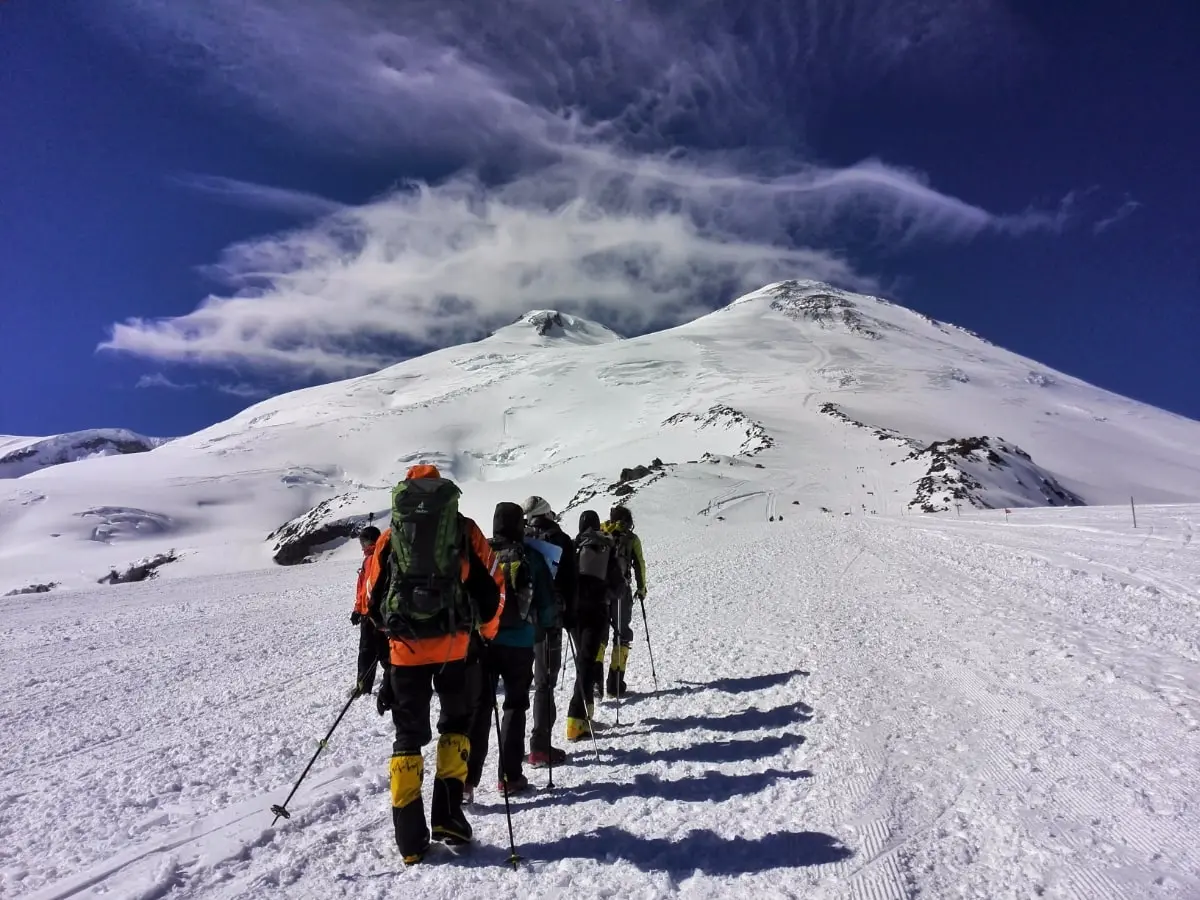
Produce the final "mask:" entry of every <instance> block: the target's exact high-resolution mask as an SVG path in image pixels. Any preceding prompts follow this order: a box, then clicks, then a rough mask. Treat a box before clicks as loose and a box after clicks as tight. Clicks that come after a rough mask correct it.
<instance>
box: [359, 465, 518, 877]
mask: <svg viewBox="0 0 1200 900" xmlns="http://www.w3.org/2000/svg"><path fill="white" fill-rule="evenodd" d="M460 493H461V492H460V490H459V488H458V485H456V484H455V483H454V482H453V481H450V480H449V479H446V478H442V477H441V473H440V472H438V470H437V468H436V467H434V466H429V465H420V466H413V467H412V468H411V469H409V470H408V474H407V476H406V477H405V479H404V480H403V481H402V482H400V483H399V484H397V485H396V487H395V488H393V490H392V509H391V527H390V528H389V529H388V530H387V531H385V532H384V533H383V534H382V535H381V536H380V538H379V541H378V543H377V545H376V548H377V551H376V559H377V561H378V564H379V577H378V579H377V580H376V581H375V584H374V585H373V587H372V588H371V593H370V608H371V610H372V612H373V613H374V614H377V615H378V617H379V620H380V621H381V622H382V625H383V628H384V630H385V631H386V633H387V635H388V646H389V662H390V665H389V667H388V674H389V683H390V686H391V694H392V697H391V698H390V708H391V713H392V722H393V724H394V725H395V727H396V740H395V743H394V744H393V745H392V758H391V763H390V766H389V774H390V781H391V799H392V825H393V828H394V830H395V835H396V844H397V846H399V848H400V853H401V855H402V856H403V857H404V862H405V864H406V865H413V864H415V863H419V862H420V861H421V860H422V859H423V858H424V856H425V854H426V853H427V852H428V850H429V841H430V828H429V827H427V826H426V823H425V807H424V803H423V800H422V796H421V783H422V781H423V780H424V773H425V769H424V760H423V758H422V755H421V751H422V748H423V747H424V746H425V745H426V744H428V743H429V742H430V740H432V735H431V733H430V727H429V713H430V700H431V699H432V697H433V694H434V693H435V692H436V693H437V695H438V701H439V704H440V706H441V712H440V714H439V716H438V723H437V728H438V734H439V737H438V743H437V774H436V775H435V776H434V782H433V805H432V808H431V811H430V825H431V826H432V836H433V839H434V840H438V841H442V842H444V843H447V844H461V843H466V842H468V841H470V840H471V837H472V831H471V825H470V823H469V822H468V821H467V819H466V816H465V815H464V814H463V810H462V800H463V790H464V787H465V782H466V778H467V761H468V759H469V758H470V752H471V741H470V738H469V737H468V735H469V733H470V728H471V697H470V695H469V692H468V682H467V676H468V669H467V661H466V656H467V650H468V647H469V644H470V640H471V634H472V632H473V631H474V630H475V629H476V628H477V627H478V629H479V631H480V633H481V634H482V636H483V637H484V638H487V639H491V638H492V637H494V636H495V635H496V631H497V629H498V628H499V616H500V613H501V612H502V611H503V609H504V603H505V594H504V574H503V572H501V570H500V566H499V563H498V561H497V559H496V557H495V554H494V553H493V552H492V548H491V547H490V546H489V545H488V542H487V538H485V537H484V536H483V532H481V531H480V530H479V526H478V525H476V524H475V522H473V521H472V520H471V519H469V518H467V517H466V516H463V515H461V514H460V513H459V511H458V498H459V496H460ZM375 611H378V612H377V613H375ZM381 693H382V692H381ZM381 700H382V698H381ZM381 706H382V704H381ZM384 711H386V710H385V709H383V708H381V709H380V712H381V713H382V712H384Z"/></svg>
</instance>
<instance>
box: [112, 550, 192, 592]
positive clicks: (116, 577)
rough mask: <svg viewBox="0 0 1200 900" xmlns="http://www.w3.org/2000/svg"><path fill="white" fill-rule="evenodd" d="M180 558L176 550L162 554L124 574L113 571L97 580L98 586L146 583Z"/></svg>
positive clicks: (137, 563) (134, 566)
mask: <svg viewBox="0 0 1200 900" xmlns="http://www.w3.org/2000/svg"><path fill="white" fill-rule="evenodd" d="M177 559H179V557H178V556H176V555H175V551H174V550H168V551H167V552H166V553H160V554H158V555H157V556H152V557H150V558H149V559H143V560H140V561H139V562H136V563H134V564H133V565H131V566H130V567H129V568H127V569H126V570H125V571H124V572H120V571H118V570H117V569H112V570H110V571H109V573H108V574H107V575H105V576H104V577H103V578H97V579H96V583H97V584H131V583H133V582H135V581H145V580H146V579H147V578H153V577H154V576H155V575H156V574H158V570H159V568H161V567H162V566H165V565H166V564H167V563H173V562H175V561H176V560H177Z"/></svg>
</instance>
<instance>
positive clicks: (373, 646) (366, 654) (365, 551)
mask: <svg viewBox="0 0 1200 900" xmlns="http://www.w3.org/2000/svg"><path fill="white" fill-rule="evenodd" d="M378 541H379V529H378V528H376V527H375V526H374V525H368V526H367V527H366V528H364V529H363V530H362V531H360V532H359V533H358V545H359V547H360V548H361V549H362V555H363V561H362V565H361V566H359V568H358V585H357V587H356V589H355V592H354V611H353V612H352V613H350V624H351V625H357V626H358V677H357V678H356V680H355V682H354V687H353V688H351V694H353V695H354V696H355V697H365V696H367V695H369V694H370V693H371V689H372V688H373V687H374V686H375V669H376V668H377V667H380V666H382V667H383V670H384V675H383V679H382V686H381V688H380V693H381V694H383V693H385V692H386V691H387V681H388V677H387V666H388V656H389V653H390V650H389V648H388V639H387V635H386V634H384V633H383V630H382V629H381V628H380V627H379V623H378V622H377V621H376V620H374V619H372V618H371V586H372V585H373V584H374V583H375V581H376V580H377V578H378V576H379V562H378V560H377V559H376V557H375V547H376V544H377V543H378Z"/></svg>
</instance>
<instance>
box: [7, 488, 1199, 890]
mask: <svg viewBox="0 0 1200 900" xmlns="http://www.w3.org/2000/svg"><path fill="white" fill-rule="evenodd" d="M720 499H724V498H718V503H717V504H714V509H716V508H717V507H718V505H719V501H720ZM766 502H767V503H768V504H771V503H773V502H774V501H773V499H771V498H770V497H768V498H767V501H766ZM693 505H696V504H693ZM772 508H773V507H771V506H768V507H767V509H768V510H771V509H772ZM1123 517H1124V518H1123ZM763 518H764V519H765V518H766V517H765V516H763ZM1127 518H1128V516H1127V511H1125V512H1124V513H1122V511H1121V510H1114V509H1088V510H1071V511H1047V510H1040V511H1028V512H1022V513H1019V514H1017V515H1014V516H1013V517H1012V519H1011V521H1009V522H1005V520H1004V516H1003V513H988V514H979V515H976V516H973V517H967V518H963V519H957V518H952V517H941V518H935V517H905V518H892V519H887V518H873V517H872V518H863V517H852V518H850V517H847V518H843V517H833V516H817V517H811V516H808V517H805V516H801V515H795V516H794V517H793V516H792V515H789V516H787V519H786V521H783V522H776V523H772V524H767V523H766V522H764V521H762V519H759V520H758V521H757V522H749V521H747V522H744V523H741V524H735V523H723V524H722V523H713V526H710V528H709V529H706V530H700V529H696V528H693V529H691V530H681V529H680V528H679V527H678V524H677V523H667V522H666V521H664V520H656V519H654V518H651V517H646V518H645V519H644V520H641V519H640V520H639V523H640V525H639V531H640V532H641V533H642V534H643V538H644V540H645V543H646V550H647V554H648V565H649V573H650V579H651V594H650V596H649V598H648V599H647V602H646V606H647V611H648V613H649V616H650V627H651V638H652V641H653V647H654V651H655V662H656V664H657V668H658V674H659V680H660V684H661V690H660V691H659V692H658V693H657V694H656V695H654V696H640V697H636V698H633V699H631V700H629V701H627V702H625V703H623V704H622V706H621V708H620V710H619V715H620V722H621V725H620V726H619V727H618V726H617V725H615V724H614V720H615V718H616V715H617V712H618V710H617V708H616V706H615V704H614V703H613V701H611V700H610V701H605V702H604V703H602V704H600V706H599V708H598V711H597V719H598V720H599V721H601V722H603V723H605V724H606V725H607V726H608V727H606V728H605V729H604V730H602V731H601V732H600V733H599V735H598V738H597V743H598V751H599V756H598V758H597V757H596V755H595V753H594V751H593V747H592V745H591V744H590V743H581V744H576V745H569V747H568V750H569V752H570V753H571V757H572V758H571V760H570V761H569V763H568V764H567V765H565V766H563V767H560V768H557V769H555V771H554V781H555V789H554V790H553V791H548V790H546V789H545V785H546V777H547V773H546V772H545V771H544V770H543V771H528V772H527V774H529V775H530V777H531V780H532V781H533V782H534V784H535V785H536V786H537V787H538V791H537V792H536V793H534V794H532V795H527V796H522V797H515V798H513V801H512V806H513V825H514V829H515V833H516V838H517V850H518V853H520V854H521V855H522V856H523V857H524V859H525V862H524V863H523V864H522V865H521V866H520V867H519V869H518V870H517V871H513V870H511V869H509V868H506V867H505V866H504V862H505V859H506V858H507V855H508V849H507V828H506V825H505V819H504V814H503V800H502V798H501V797H500V796H499V795H498V794H497V793H495V791H494V789H493V788H492V787H491V785H490V778H489V777H485V781H484V784H483V785H482V786H481V789H480V791H479V792H478V802H477V803H476V805H475V806H474V807H472V808H471V809H470V811H469V816H470V818H471V820H472V823H473V824H474V826H475V830H476V836H477V839H478V845H477V846H475V847H474V848H472V849H470V850H469V851H466V852H464V853H463V854H461V855H460V856H452V855H451V854H450V852H449V851H446V850H440V849H438V850H435V851H434V852H433V853H432V854H431V857H430V859H431V862H430V863H429V864H428V865H425V866H422V867H419V868H417V869H414V870H411V871H405V870H404V866H403V864H402V863H401V862H400V859H399V856H398V853H397V851H396V848H395V844H394V841H393V838H392V834H391V817H390V809H389V806H388V793H387V776H386V770H387V758H388V755H389V753H390V748H391V733H392V729H391V723H390V718H389V719H387V720H384V719H381V718H379V717H378V716H376V714H375V712H374V704H373V701H371V700H364V701H359V703H358V704H356V705H355V706H353V707H352V708H351V711H350V712H349V713H348V714H347V716H346V718H345V719H344V720H343V722H342V724H341V726H340V727H339V729H338V731H337V732H336V733H335V734H334V737H333V739H332V740H331V742H330V744H329V746H328V748H327V749H326V750H325V752H324V753H323V754H322V755H321V757H320V758H319V759H318V761H317V764H316V765H315V766H314V768H313V771H312V773H310V775H309V778H308V780H307V781H306V782H305V784H304V785H303V786H302V787H301V789H300V791H299V792H298V793H297V795H296V797H295V798H294V799H293V800H292V801H291V803H290V805H289V808H290V809H291V811H292V814H293V818H292V819H291V820H287V821H281V822H280V823H279V824H278V826H275V827H272V825H271V820H272V818H273V816H272V815H271V813H270V812H269V807H270V805H271V804H273V803H279V802H282V801H283V799H284V798H285V797H286V796H287V793H288V791H289V790H290V789H291V786H292V784H293V783H294V780H295V778H296V777H297V776H298V775H299V773H300V771H301V770H302V769H303V768H304V766H305V764H306V763H307V761H308V759H309V757H310V756H311V754H312V752H313V750H314V749H315V748H316V743H317V741H318V739H319V738H320V737H321V736H322V735H323V734H324V733H325V731H326V730H327V729H328V727H329V725H330V724H331V723H332V721H333V719H334V718H335V717H336V715H337V712H338V710H339V709H340V707H341V705H342V704H343V703H344V702H345V696H346V694H345V691H346V690H347V689H348V688H349V687H350V683H351V682H352V680H353V666H354V657H355V651H356V642H357V631H356V629H354V628H352V627H351V626H350V624H349V621H348V613H349V609H350V607H351V596H350V595H351V592H352V588H353V581H354V567H353V566H351V565H347V564H346V563H344V562H330V563H324V564H319V565H313V566H300V567H296V568H294V569H288V570H277V571H267V572H253V573H248V574H244V575H225V576H218V577H198V578H192V579H178V580H175V581H171V582H164V583H161V584H154V583H147V584H140V585H129V586H122V587H119V588H104V589H100V590H91V591H82V592H76V593H62V594H55V595H51V596H50V597H48V598H47V597H33V598H30V597H17V598H11V599H8V600H4V601H0V610H3V618H2V619H0V621H3V627H2V632H3V634H2V638H3V641H4V646H5V647H6V654H5V661H4V666H3V681H2V684H3V696H4V698H5V699H4V701H3V707H2V710H3V712H2V716H3V723H4V724H3V729H2V730H0V733H2V735H3V737H2V738H0V749H2V750H3V760H2V762H0V896H4V897H12V898H27V900H49V898H63V900H65V898H82V897H99V896H106V897H122V898H139V900H155V898H172V900H175V898H198V897H204V898H222V900H226V898H227V900H233V898H251V897H253V898H272V897H281V898H282V897H287V898H296V897H355V898H377V897H378V898H383V897H393V896H400V895H404V896H422V897H463V896H483V895H485V894H486V895H487V896H489V897H492V898H501V897H521V898H524V897H529V896H537V897H554V896H563V897H580V896H587V897H621V898H632V897H638V898H650V897H660V896H673V895H683V896H687V897H728V896H761V897H813V898H822V900H832V898H849V900H907V898H913V897H918V896H921V897H930V896H932V897H969V898H1006V897H1012V898H1027V897H1035V896H1047V897H1064V898H1122V900H1125V898H1140V897H1148V898H1149V897H1154V898H1158V897H1195V896H1200V877H1198V874H1197V873H1200V841H1197V840H1196V839H1195V835H1196V834H1197V832H1198V830H1200V829H1198V826H1200V811H1198V810H1197V808H1196V805H1195V802H1194V799H1193V798H1194V797H1195V796H1196V789H1197V787H1198V786H1200V773H1198V771H1197V769H1198V766H1200V762H1198V761H1200V626H1198V625H1197V615H1196V613H1197V597H1198V596H1200V554H1198V548H1197V546H1195V545H1194V544H1193V543H1192V534H1193V529H1194V526H1195V524H1196V523H1197V522H1198V521H1200V508H1197V507H1172V508H1166V507H1163V508H1152V509H1146V510H1142V511H1139V518H1140V522H1139V524H1140V525H1141V526H1142V527H1139V528H1138V529H1136V530H1134V529H1133V528H1132V527H1131V526H1130V525H1129V524H1128V523H1127V521H1126V519H1127ZM712 527H716V530H712ZM720 609H725V610H727V616H726V618H725V619H724V620H718V619H717V618H716V616H715V615H714V613H715V612H716V611H717V610H720ZM634 618H635V634H636V639H635V643H634V647H633V651H632V655H631V662H630V666H631V668H630V676H629V680H630V683H631V687H633V688H635V689H637V690H641V691H649V690H650V689H651V688H652V682H651V677H650V668H649V659H648V655H647V653H646V645H645V640H644V631H643V628H642V625H641V621H640V613H637V612H636V611H635V617H634ZM569 689H570V685H569V684H567V685H563V684H561V683H560V687H559V692H558V702H559V716H560V720H559V726H558V728H559V733H560V734H561V721H562V716H563V715H564V714H565V707H566V701H567V698H568V691H569ZM435 714H436V703H435ZM493 744H494V741H493ZM492 752H493V757H492V760H490V761H489V764H488V767H487V770H486V771H487V772H488V773H490V772H492V770H493V767H494V758H495V757H494V753H495V750H494V747H493V751H492ZM432 757H433V746H432V745H430V746H429V747H427V748H426V759H427V767H428V768H427V776H429V777H427V781H426V795H427V797H428V791H429V789H430V784H429V778H431V777H432Z"/></svg>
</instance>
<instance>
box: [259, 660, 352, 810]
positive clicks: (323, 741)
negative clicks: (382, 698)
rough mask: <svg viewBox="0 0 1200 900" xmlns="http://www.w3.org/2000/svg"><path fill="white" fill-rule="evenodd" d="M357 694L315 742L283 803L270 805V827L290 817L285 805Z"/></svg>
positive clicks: (290, 799) (348, 701)
mask: <svg viewBox="0 0 1200 900" xmlns="http://www.w3.org/2000/svg"><path fill="white" fill-rule="evenodd" d="M360 686H361V682H360ZM359 696H360V694H359V692H357V691H356V692H355V693H353V694H351V695H350V699H349V700H347V701H346V705H345V706H343V707H342V711H341V712H340V713H338V717H337V718H336V719H334V720H333V725H332V726H330V728H329V731H328V732H326V734H325V737H323V738H322V739H321V742H320V743H319V744H317V752H316V753H314V754H313V756H312V759H310V760H309V761H308V765H307V766H305V767H304V771H303V772H301V773H300V777H299V779H297V781H296V784H295V786H294V787H293V788H292V793H290V794H288V795H287V799H286V800H284V801H283V803H281V804H277V805H275V806H272V807H271V812H273V813H275V818H274V819H273V820H272V821H271V825H272V827H274V825H275V823H276V822H278V821H279V819H280V817H282V818H284V819H290V818H291V817H292V814H291V813H290V812H288V810H287V805H288V804H289V803H290V802H291V801H292V797H293V796H294V795H295V793H296V790H297V789H298V788H299V787H300V782H301V781H303V780H304V777H305V776H306V775H307V774H308V770H309V769H311V768H312V766H313V763H315V762H316V761H317V757H318V756H319V755H320V754H321V751H322V750H324V749H325V745H326V744H328V743H329V738H330V736H332V734H333V729H334V728H337V727H338V723H339V722H341V721H342V716H344V715H346V710H348V709H349V708H350V704H351V703H353V702H354V701H355V700H357V699H358V698H359Z"/></svg>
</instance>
